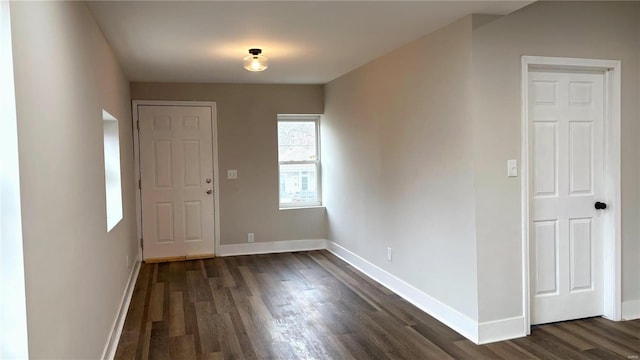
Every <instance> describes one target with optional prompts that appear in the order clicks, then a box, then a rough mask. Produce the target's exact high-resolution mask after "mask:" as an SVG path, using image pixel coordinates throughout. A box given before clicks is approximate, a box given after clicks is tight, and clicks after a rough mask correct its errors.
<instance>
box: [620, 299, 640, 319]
mask: <svg viewBox="0 0 640 360" xmlns="http://www.w3.org/2000/svg"><path fill="white" fill-rule="evenodd" d="M635 319H640V299H636V300H628V301H623V302H622V320H635Z"/></svg>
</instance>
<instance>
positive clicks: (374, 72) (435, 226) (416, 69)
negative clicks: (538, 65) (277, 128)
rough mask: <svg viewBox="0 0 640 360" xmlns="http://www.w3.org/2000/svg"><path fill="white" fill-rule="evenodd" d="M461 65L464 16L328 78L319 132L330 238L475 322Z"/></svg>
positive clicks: (466, 38)
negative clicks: (390, 258) (389, 251)
mask: <svg viewBox="0 0 640 360" xmlns="http://www.w3.org/2000/svg"><path fill="white" fill-rule="evenodd" d="M470 70H471V17H467V18H464V19H462V20H460V21H458V22H456V23H454V24H452V25H449V26H447V27H445V28H443V29H441V30H439V31H437V32H435V33H433V34H431V35H428V36H426V37H423V38H421V39H419V40H417V41H415V42H413V43H410V44H408V45H406V46H404V47H402V48H400V49H397V50H395V51H393V52H391V53H389V54H387V55H385V56H383V57H381V58H379V59H377V60H375V61H373V62H372V63H369V64H367V65H365V66H363V67H361V68H359V69H357V70H355V71H353V72H351V73H348V74H346V75H344V76H342V77H340V78H338V79H337V80H334V81H332V82H331V83H329V84H328V85H326V93H325V99H326V100H325V117H324V119H323V122H322V134H321V138H322V158H323V159H324V162H323V185H324V189H323V197H324V202H325V204H326V207H327V216H328V222H329V240H331V241H334V242H336V243H338V244H339V245H341V246H343V247H345V248H346V249H348V250H350V251H351V252H354V253H356V254H357V255H359V256H361V257H362V258H364V259H366V260H368V261H369V262H371V263H373V264H375V265H377V266H379V267H381V268H382V269H384V270H386V271H388V272H390V273H391V274H393V275H395V276H397V277H399V278H401V279H403V280H404V281H406V282H408V283H409V284H411V285H413V286H414V287H416V288H418V289H419V290H421V291H422V292H424V293H426V294H428V295H429V296H431V297H433V298H435V299H437V300H438V301H440V302H442V303H444V304H445V305H447V306H449V307H451V308H453V309H454V310H456V311H458V312H459V313H461V314H463V315H465V316H466V317H468V318H470V319H473V320H476V319H477V316H478V314H477V291H476V290H477V288H476V286H477V279H476V245H475V213H474V212H475V209H474V204H473V199H474V189H473V187H474V182H473V131H472V130H473V122H472V118H471V93H470V79H471V73H470ZM387 247H391V248H392V251H393V261H392V262H387V260H386V253H387V250H386V249H387Z"/></svg>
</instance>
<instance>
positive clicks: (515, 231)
mask: <svg viewBox="0 0 640 360" xmlns="http://www.w3.org/2000/svg"><path fill="white" fill-rule="evenodd" d="M639 13H640V4H638V3H633V2H617V3H616V2H537V3H534V4H532V5H530V6H528V7H526V8H524V9H521V10H519V11H516V12H515V13H512V14H510V15H508V16H505V17H501V18H496V19H494V20H493V21H489V22H488V23H486V24H484V25H481V26H479V25H478V23H485V22H486V21H487V19H486V18H484V17H474V20H477V21H476V25H478V26H476V27H475V28H474V31H473V96H474V110H473V111H474V119H475V130H474V131H475V139H476V151H475V154H476V160H475V187H476V198H475V203H476V205H475V206H476V217H477V220H476V223H477V241H478V279H479V285H478V286H479V290H478V292H479V305H478V306H479V313H480V321H492V320H498V319H504V318H510V317H514V316H519V315H522V312H523V310H522V262H521V241H522V240H521V239H522V236H521V202H520V181H522V178H521V177H518V178H507V177H506V174H505V171H506V170H505V168H506V161H507V160H508V159H518V161H519V159H521V156H520V155H521V154H520V153H521V142H520V134H521V128H520V121H521V120H520V119H521V117H520V86H521V84H520V77H521V75H520V66H521V65H520V64H521V56H522V55H538V56H558V57H580V58H596V59H612V60H621V61H622V119H621V120H622V247H623V249H622V252H623V255H622V266H623V273H622V280H623V284H622V285H623V286H622V300H623V302H631V303H634V302H635V303H636V304H638V305H639V306H640V303H638V299H640V281H639V278H640V262H639V261H638V258H639V255H640V235H639V232H640V228H639V227H638V224H639V221H638V219H639V217H640V166H639V165H640V164H639V163H638V156H639V155H640V141H638V139H639V135H640V126H639V125H638V122H639V120H640V115H639V114H640V113H639V110H638V106H637V104H638V99H639V97H640V90H639V84H638V81H637V79H638V78H639V77H640V73H639V67H640V47H639V46H638V44H640V31H638V28H639V27H638V26H639V21H638V19H639ZM631 303H629V304H631ZM636 316H640V309H638V311H637V315H636Z"/></svg>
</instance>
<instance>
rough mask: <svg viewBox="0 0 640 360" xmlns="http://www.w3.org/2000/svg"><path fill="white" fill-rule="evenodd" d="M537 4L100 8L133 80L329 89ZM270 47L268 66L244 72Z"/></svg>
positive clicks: (98, 14)
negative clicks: (399, 54)
mask: <svg viewBox="0 0 640 360" xmlns="http://www.w3.org/2000/svg"><path fill="white" fill-rule="evenodd" d="M531 2H532V1H204V2H191V1H97V2H88V3H87V4H88V7H89V9H90V11H91V12H92V13H93V15H94V17H95V19H96V21H97V22H98V24H99V26H100V28H101V29H102V31H103V33H104V35H105V36H106V38H107V40H108V41H109V43H110V44H111V46H112V48H113V50H114V51H115V54H116V56H117V58H118V60H119V61H120V64H121V65H122V67H123V70H124V72H125V73H126V74H127V76H128V77H129V79H130V80H131V81H154V82H159V81H162V82H211V83H271V84H280V83H288V84H324V83H327V82H329V81H331V80H333V79H335V78H337V77H339V76H341V75H343V74H345V73H347V72H349V71H351V70H353V69H355V68H357V67H359V66H361V65H363V64H366V63H367V62H369V61H371V60H373V59H375V58H377V57H379V56H380V55H382V54H385V53H387V52H389V51H391V50H393V49H395V48H397V47H399V46H402V45H404V44H406V43H408V42H410V41H412V40H415V39H418V38H420V37H421V36H423V35H425V34H428V33H429V32H432V31H434V30H436V29H438V28H440V27H442V26H444V25H447V24H449V23H451V22H453V21H455V20H457V19H459V18H461V17H463V16H465V15H468V14H472V13H479V14H500V15H503V14H508V13H510V12H512V11H515V10H517V9H519V8H521V7H524V6H526V5H528V4H530V3H531ZM252 47H257V48H262V49H263V54H264V55H265V56H267V57H268V58H269V68H268V69H267V70H266V71H264V72H260V73H252V72H248V71H246V70H244V69H243V67H242V58H243V57H244V56H246V55H248V49H249V48H252Z"/></svg>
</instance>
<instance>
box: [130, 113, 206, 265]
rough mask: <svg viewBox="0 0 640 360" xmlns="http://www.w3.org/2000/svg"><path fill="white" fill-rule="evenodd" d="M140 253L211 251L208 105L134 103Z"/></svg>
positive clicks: (164, 254) (172, 254)
mask: <svg viewBox="0 0 640 360" xmlns="http://www.w3.org/2000/svg"><path fill="white" fill-rule="evenodd" d="M138 117H139V121H140V130H139V136H140V173H141V181H142V229H143V239H144V250H143V256H144V258H145V259H154V258H156V259H157V258H168V257H181V256H197V255H210V254H213V253H214V238H213V234H214V228H213V227H214V217H213V203H214V199H213V191H211V194H209V193H207V191H208V190H212V189H213V182H212V179H213V161H212V131H211V130H212V129H211V124H212V113H211V108H210V107H198V106H139V107H138Z"/></svg>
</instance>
